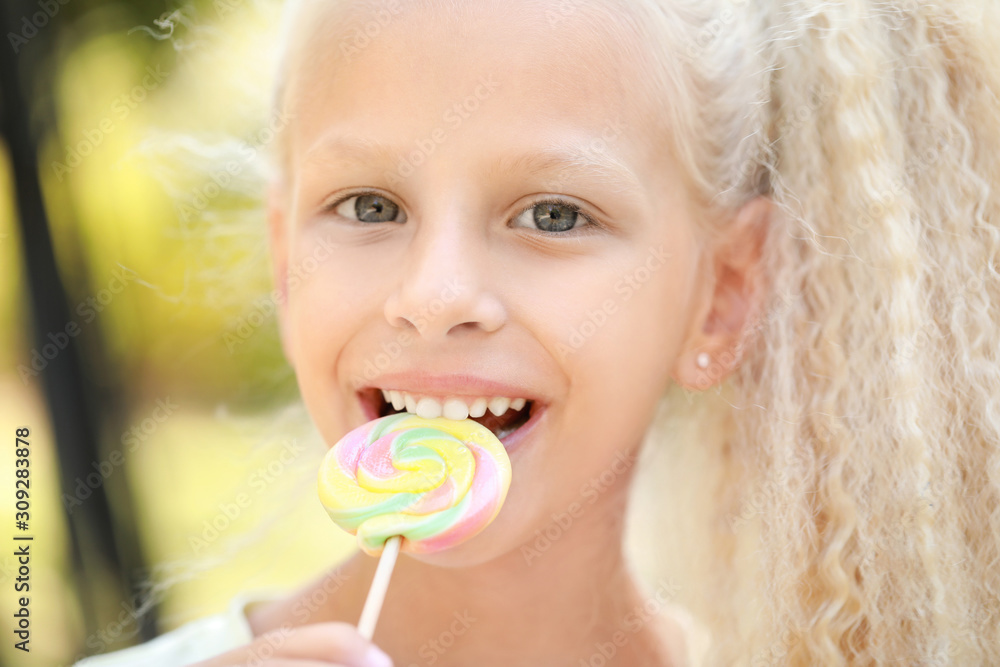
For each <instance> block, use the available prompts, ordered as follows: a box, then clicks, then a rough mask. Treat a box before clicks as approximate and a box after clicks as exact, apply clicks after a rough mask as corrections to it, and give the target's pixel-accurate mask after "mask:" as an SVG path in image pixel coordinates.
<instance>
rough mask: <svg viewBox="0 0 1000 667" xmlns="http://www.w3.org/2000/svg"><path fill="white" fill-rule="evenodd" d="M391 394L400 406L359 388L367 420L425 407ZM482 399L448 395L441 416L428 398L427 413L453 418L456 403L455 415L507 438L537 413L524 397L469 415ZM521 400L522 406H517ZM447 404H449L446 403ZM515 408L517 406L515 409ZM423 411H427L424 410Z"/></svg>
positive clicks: (494, 402) (372, 389) (376, 390)
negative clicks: (461, 403)
mask: <svg viewBox="0 0 1000 667" xmlns="http://www.w3.org/2000/svg"><path fill="white" fill-rule="evenodd" d="M394 393H395V394H396V397H395V398H396V401H395V402H396V404H397V405H398V404H402V407H399V408H397V407H395V406H394V405H393V403H392V402H390V401H388V400H386V397H385V395H384V394H383V391H382V390H381V389H379V388H377V387H367V388H365V389H362V390H361V391H359V392H358V395H359V397H360V399H361V405H362V407H363V409H364V411H365V416H366V417H367V418H368V419H369V420H371V419H376V418H379V417H385V416H388V415H395V414H399V413H401V412H410V413H411V414H418V413H419V412H424V411H425V410H426V409H427V407H426V404H424V403H423V401H421V405H420V406H419V407H415V403H416V401H415V399H412V398H411V397H409V396H407V400H406V401H405V403H404V402H403V401H402V400H401V396H400V393H401V392H394ZM483 400H484V399H475V400H468V401H466V400H465V399H461V398H456V397H449V398H448V399H446V401H445V409H444V414H443V415H442V414H441V408H440V406H439V404H437V402H436V401H435V400H434V399H431V401H433V402H432V403H431V407H430V410H431V412H430V413H429V414H430V415H431V416H444V417H445V418H455V417H453V416H449V413H451V414H452V415H454V414H456V413H455V412H454V410H455V407H456V406H457V410H458V411H457V414H458V415H461V414H463V413H464V414H466V415H467V418H468V419H471V420H472V421H474V422H476V423H478V424H481V425H482V426H485V427H486V428H488V429H489V430H490V431H491V432H492V433H493V435H495V436H496V437H497V439H498V440H503V439H504V438H507V437H508V436H510V435H512V434H514V433H515V432H516V431H517V430H518V429H520V428H521V427H522V426H524V425H525V424H527V423H528V422H529V421H530V420H531V418H532V416H533V415H534V414H535V413H537V412H538V409H539V408H538V407H536V402H535V401H533V400H528V399H515V400H514V401H509V400H507V401H506V404H505V400H504V399H499V400H497V399H493V400H492V401H491V402H490V405H489V407H488V408H487V409H485V411H484V413H483V414H482V415H480V416H473V415H476V414H478V413H479V412H483V405H482V401H483ZM456 401H458V402H464V403H465V410H464V411H463V410H462V407H461V406H459V405H458V403H456ZM477 401H479V405H478V406H477ZM522 402H523V405H521V403H522ZM449 403H450V404H451V405H449ZM515 407H516V408H517V409H515ZM477 408H478V409H477ZM495 412H500V414H499V415H497V414H495ZM425 414H428V413H426V412H425ZM461 418H465V417H461Z"/></svg>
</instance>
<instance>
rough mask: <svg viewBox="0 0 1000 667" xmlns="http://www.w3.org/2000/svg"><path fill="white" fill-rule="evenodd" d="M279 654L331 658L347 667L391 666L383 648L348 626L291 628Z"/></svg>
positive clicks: (336, 624) (323, 624) (327, 625)
mask: <svg viewBox="0 0 1000 667" xmlns="http://www.w3.org/2000/svg"><path fill="white" fill-rule="evenodd" d="M287 637H288V640H287V642H286V646H285V647H276V648H283V650H280V651H279V652H278V655H281V656H282V657H286V656H287V657H289V658H306V659H313V660H315V659H324V658H326V659H328V660H332V661H336V662H341V663H343V664H344V665H345V667H392V660H391V659H390V658H389V656H388V655H386V654H385V653H384V652H383V651H382V650H381V649H380V648H378V647H377V646H375V644H373V643H371V642H370V641H368V640H367V639H365V638H364V637H362V636H361V635H360V634H358V629H357V628H356V627H354V626H353V625H350V624H348V623H316V624H313V625H305V626H302V627H299V628H294V629H291V630H290V631H289V633H288V635H287Z"/></svg>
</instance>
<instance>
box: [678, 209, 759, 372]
mask: <svg viewBox="0 0 1000 667" xmlns="http://www.w3.org/2000/svg"><path fill="white" fill-rule="evenodd" d="M771 211H772V203H771V202H770V200H768V199H767V198H765V197H756V198H755V199H753V200H751V201H749V202H747V203H746V204H744V205H743V206H742V207H741V208H740V209H739V211H737V212H736V214H735V215H734V217H733V219H732V221H731V223H730V226H729V227H728V228H727V230H726V232H725V233H724V235H723V237H722V238H721V239H720V240H719V241H718V242H717V244H716V246H715V248H713V251H712V255H713V260H712V262H713V267H712V269H711V271H712V273H713V275H712V276H711V277H710V282H711V283H712V288H711V290H710V293H706V294H705V298H706V299H707V300H708V303H707V304H705V305H703V307H702V308H701V311H700V312H699V320H698V326H697V327H696V330H695V332H694V333H693V335H691V336H690V337H689V340H688V341H687V344H686V345H685V347H684V351H683V352H682V353H681V355H680V357H679V358H678V360H677V366H676V369H675V372H674V378H675V379H676V380H677V382H678V383H679V384H681V385H683V386H685V387H687V388H689V389H694V390H699V391H700V390H704V389H707V388H709V387H710V386H712V385H714V384H715V383H717V382H719V381H721V380H723V379H725V378H726V377H727V376H729V375H730V374H731V373H732V372H733V371H734V370H736V368H737V367H738V366H739V364H740V360H741V356H742V350H743V344H744V340H743V338H744V335H745V333H746V331H747V328H748V327H750V326H751V325H752V323H753V321H754V320H755V319H756V318H757V317H758V315H759V311H760V305H761V304H762V303H763V302H764V297H765V291H766V284H765V281H764V279H763V271H762V269H763V265H762V262H761V260H762V257H763V250H764V242H765V239H766V236H767V229H768V226H769V223H770V216H771Z"/></svg>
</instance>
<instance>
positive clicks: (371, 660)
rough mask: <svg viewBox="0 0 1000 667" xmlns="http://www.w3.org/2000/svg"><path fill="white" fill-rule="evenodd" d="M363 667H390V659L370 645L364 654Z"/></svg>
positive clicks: (377, 648)
mask: <svg viewBox="0 0 1000 667" xmlns="http://www.w3.org/2000/svg"><path fill="white" fill-rule="evenodd" d="M365 667H392V658H390V657H389V656H388V655H386V653H385V652H384V651H383V650H382V649H380V648H379V647H378V646H375V645H374V644H372V645H371V646H369V647H368V650H367V651H366V652H365Z"/></svg>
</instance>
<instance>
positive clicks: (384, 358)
mask: <svg viewBox="0 0 1000 667" xmlns="http://www.w3.org/2000/svg"><path fill="white" fill-rule="evenodd" d="M463 9H464V12H465V14H464V15H463V16H456V15H454V14H447V13H444V12H440V13H439V12H435V11H432V10H428V9H426V8H423V7H421V8H419V9H418V8H416V7H414V6H412V5H410V6H407V7H406V11H405V12H404V11H403V8H402V7H401V6H400V5H399V4H398V3H393V2H389V3H386V4H385V6H384V7H383V9H382V10H381V11H379V12H377V13H372V14H371V15H355V16H348V17H343V16H342V17H341V18H340V22H339V24H338V23H332V24H330V25H339V26H340V27H338V29H337V34H331V32H330V31H329V30H327V29H323V30H322V31H321V32H322V34H320V35H318V36H316V37H315V38H314V39H315V42H313V43H314V44H317V45H319V46H317V47H315V48H312V47H310V48H309V49H306V51H305V55H304V56H303V57H302V59H301V61H300V62H298V63H297V65H296V67H297V70H296V76H297V77H298V81H297V83H296V85H295V86H293V87H292V88H291V91H292V92H291V96H290V99H289V108H290V112H291V115H292V126H291V129H290V130H289V132H290V134H289V136H288V137H287V140H288V142H289V144H288V146H289V149H290V152H289V155H290V158H289V172H288V173H287V174H286V175H285V181H284V186H283V187H284V191H283V192H278V193H276V194H277V195H279V196H275V197H273V198H272V202H273V203H272V234H273V236H272V241H273V245H274V251H275V258H276V261H275V265H276V271H277V273H278V280H279V282H284V283H285V284H286V285H287V290H288V298H287V301H286V302H285V303H284V305H283V309H282V313H281V323H282V333H283V341H284V345H285V350H286V354H287V355H288V357H289V359H290V361H291V363H292V364H293V365H294V367H295V370H296V373H297V376H298V381H299V385H300V387H301V392H302V396H303V398H304V401H305V403H306V406H307V408H308V410H309V411H310V413H311V415H312V417H313V419H314V420H315V422H316V424H317V426H318V428H319V429H320V431H321V432H322V434H323V436H324V438H325V440H326V441H327V442H328V443H329V444H330V445H332V444H333V443H335V442H336V441H337V440H338V439H340V438H341V436H343V435H344V434H345V433H347V432H348V431H349V430H351V429H353V428H355V427H357V426H359V425H361V424H363V423H365V422H366V421H368V420H370V419H373V418H375V417H377V416H378V415H379V414H387V411H391V410H392V406H391V404H390V405H388V406H387V405H386V404H385V401H384V399H383V395H382V393H381V391H379V390H391V391H394V392H406V393H408V394H410V396H411V397H412V399H410V400H411V401H412V403H411V408H413V407H414V406H415V407H416V410H417V411H418V412H419V411H430V413H431V416H433V413H434V411H435V410H438V409H442V408H439V407H438V406H443V408H445V409H447V410H448V413H447V414H446V416H448V415H454V414H455V413H452V412H451V410H456V411H457V416H458V417H459V418H461V417H462V416H463V415H464V412H465V411H466V410H468V409H470V408H471V409H472V410H473V414H476V409H477V407H478V409H479V411H481V410H482V403H483V401H482V399H487V400H489V401H491V400H492V399H494V398H496V397H504V398H508V399H526V403H525V405H524V407H522V408H521V409H520V410H517V409H516V408H518V407H519V406H520V404H521V401H519V400H516V401H515V402H514V403H513V406H512V407H507V402H506V401H503V400H501V401H497V402H495V403H494V406H495V407H498V408H507V412H506V413H504V415H503V417H501V418H500V419H493V418H489V417H487V418H481V419H477V421H481V422H485V423H487V424H488V425H489V426H491V428H492V429H493V430H494V431H495V432H498V433H499V435H501V436H502V441H503V442H504V444H505V446H506V447H507V449H508V452H509V454H510V459H511V463H512V467H513V481H512V483H511V487H510V492H509V495H508V498H507V501H506V503H505V505H504V508H503V510H502V511H501V513H500V515H499V516H498V518H497V519H496V521H495V522H494V523H493V524H492V525H491V526H490V527H489V528H488V529H487V530H486V531H484V532H483V533H481V534H480V535H479V536H477V537H476V538H475V539H473V540H470V541H469V542H467V543H465V544H464V545H462V546H460V547H458V548H455V549H452V550H449V551H447V552H445V553H443V554H435V555H434V556H425V557H422V558H424V559H425V560H428V561H434V562H438V563H449V564H472V563H475V562H482V561H485V560H488V559H491V558H494V557H496V556H498V555H500V554H503V553H506V552H508V551H510V550H514V549H518V548H519V547H520V546H521V545H522V544H525V543H530V542H533V541H534V540H535V539H536V532H535V531H536V530H537V529H540V528H544V527H545V526H546V525H547V524H548V523H550V522H551V521H553V515H555V516H558V517H562V518H563V520H564V523H565V521H566V518H565V517H567V516H569V519H568V520H569V521H578V520H580V517H582V516H583V514H585V513H586V512H588V511H590V508H591V507H596V506H597V504H598V503H600V502H606V501H608V500H609V499H611V498H614V497H616V496H617V497H620V495H621V492H622V491H623V490H624V489H626V488H627V484H626V481H627V479H628V477H629V474H630V472H631V463H632V461H633V459H632V454H633V453H634V452H635V449H636V448H637V447H638V445H639V444H640V442H641V440H642V437H643V435H644V433H645V431H646V429H647V427H648V425H649V422H650V419H651V417H652V413H653V410H654V408H655V405H656V403H657V400H658V399H659V397H660V396H661V394H662V393H663V392H664V390H665V389H666V387H667V384H668V382H669V378H670V376H671V374H672V373H673V372H674V371H675V365H676V364H677V363H678V358H679V356H680V353H681V350H682V347H683V345H684V341H685V339H686V336H687V334H688V329H689V328H690V327H691V325H692V322H693V321H694V314H695V313H694V311H695V310H696V304H697V301H698V299H697V298H696V297H697V294H698V293H699V285H700V281H699V271H700V269H699V259H698V258H699V256H700V255H699V248H700V246H699V244H698V241H697V237H696V235H695V220H694V207H693V205H692V203H691V201H690V200H689V197H688V192H687V190H686V188H685V186H684V185H683V183H682V179H681V177H680V174H679V173H678V171H677V169H676V167H675V165H674V164H673V162H672V161H671V159H670V158H669V157H668V156H667V154H666V153H665V151H664V149H663V148H662V146H663V142H662V141H657V140H656V139H655V136H656V131H657V128H656V126H655V121H656V118H657V110H656V109H655V108H654V107H653V106H652V104H651V103H648V102H646V101H645V100H646V99H647V97H645V96H646V95H647V92H646V90H645V88H644V85H645V83H646V81H648V80H649V79H648V77H645V76H643V74H642V69H641V64H640V63H636V62H630V61H628V60H625V59H622V58H621V57H620V56H616V55H615V54H617V53H620V52H621V51H622V50H623V49H622V48H621V44H622V40H624V39H628V38H627V37H625V36H617V35H616V34H615V33H614V32H612V28H613V27H614V23H613V22H612V21H610V20H608V19H607V18H606V17H605V18H602V17H600V16H597V15H595V14H593V13H588V11H589V10H586V8H585V6H584V5H582V4H581V5H574V6H573V7H572V8H570V9H568V10H567V11H556V10H553V9H551V6H550V5H547V4H545V3H523V4H518V5H517V7H515V6H514V5H512V4H511V3H503V4H502V5H500V4H497V5H496V8H494V6H493V4H492V3H469V4H468V5H466V6H465V7H463ZM321 23H322V21H320V20H319V19H318V18H317V19H316V23H315V25H320V24H321ZM632 43H633V46H634V43H635V39H634V38H632ZM318 49H321V50H322V51H319V50H318ZM390 397H391V395H390ZM425 398H426V399H431V400H422V399H425ZM497 403H499V405H496V404H497ZM490 414H491V413H490V412H487V415H490ZM425 416H426V415H425ZM571 510H572V512H571ZM571 514H572V516H570V515H571Z"/></svg>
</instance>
